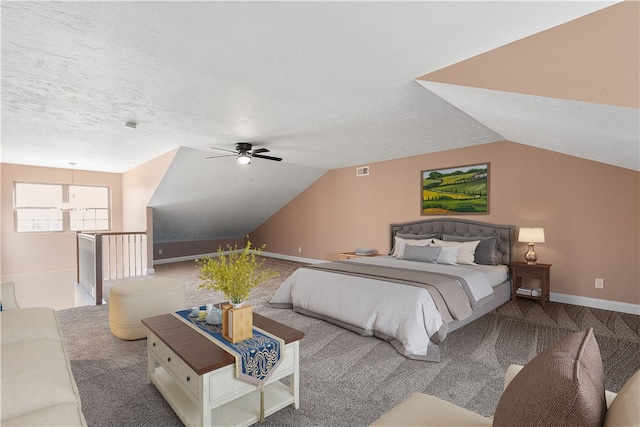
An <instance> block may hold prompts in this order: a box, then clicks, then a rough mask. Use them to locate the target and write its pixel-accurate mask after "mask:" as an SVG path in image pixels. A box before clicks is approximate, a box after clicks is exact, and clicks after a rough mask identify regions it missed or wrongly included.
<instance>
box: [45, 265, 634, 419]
mask: <svg viewBox="0 0 640 427" xmlns="http://www.w3.org/2000/svg"><path fill="white" fill-rule="evenodd" d="M266 263H267V265H268V266H269V267H271V268H273V269H274V270H276V271H278V272H279V273H280V275H279V277H276V278H273V279H271V280H269V281H268V282H266V283H264V284H263V285H261V286H260V287H259V288H257V289H255V290H254V291H253V292H252V294H251V297H250V299H249V303H250V304H251V305H252V306H253V307H254V310H255V311H256V312H258V313H260V314H263V315H266V316H268V317H271V318H273V319H275V320H277V321H280V322H282V323H285V324H287V325H290V326H292V327H294V328H297V329H299V330H301V331H303V332H304V333H305V337H304V338H303V339H302V341H301V344H300V350H301V356H300V357H301V358H300V369H301V378H300V389H301V406H300V409H298V410H293V409H292V408H291V407H288V408H285V409H283V410H281V411H279V412H278V413H276V414H273V415H271V416H269V417H268V418H267V420H266V421H265V423H264V425H265V426H364V425H368V424H369V423H371V422H372V421H374V420H375V419H376V418H378V417H379V416H380V415H381V414H383V413H384V412H385V411H387V410H389V409H390V408H392V407H393V406H394V405H396V404H397V403H399V402H400V401H402V400H403V399H404V398H406V397H407V396H408V395H409V394H411V393H413V392H425V393H430V394H433V395H436V396H438V397H440V398H443V399H446V400H449V401H451V402H454V403H456V404H458V405H461V406H464V407H466V408H468V409H470V410H472V411H476V412H479V413H481V414H484V415H491V414H492V413H493V410H494V408H495V406H496V404H497V402H498V400H499V398H500V394H501V391H502V384H503V381H504V372H505V370H506V368H507V366H508V365H509V364H511V363H520V364H524V363H526V362H527V361H529V360H530V359H531V358H533V357H534V356H535V355H536V354H537V353H538V352H539V351H540V350H542V349H543V348H545V347H546V346H547V345H548V344H550V343H551V342H553V341H555V340H556V339H558V338H559V337H561V336H563V335H565V334H567V333H570V332H572V331H575V330H579V329H584V328H588V327H593V328H594V331H595V334H596V337H597V340H598V344H599V346H600V350H601V353H602V358H603V361H604V365H605V374H606V381H607V382H606V387H607V388H608V389H609V390H612V391H617V390H619V388H620V387H621V386H622V384H624V382H625V381H626V380H627V378H629V377H630V376H631V375H632V374H633V373H634V372H635V371H636V370H638V369H640V317H639V316H634V315H629V314H621V313H615V312H610V311H606V310H596V309H588V308H585V307H579V306H572V305H566V304H557V303H550V304H548V305H546V306H545V308H544V309H542V307H541V306H540V305H539V304H537V303H535V302H531V301H527V300H519V301H518V303H513V302H509V303H507V304H505V305H503V306H502V307H500V308H499V309H498V310H496V311H494V312H492V313H489V314H487V315H486V316H484V317H482V318H480V319H478V320H477V321H475V322H473V323H471V324H469V325H467V326H465V327H463V328H461V329H459V330H457V331H455V332H452V333H451V334H449V336H448V337H447V339H446V340H445V341H444V343H443V344H442V345H441V350H442V361H441V362H439V363H432V362H422V361H415V360H409V359H406V358H404V357H402V356H401V355H400V354H398V352H397V351H396V350H394V349H393V347H391V345H390V344H388V343H387V342H385V341H382V340H379V339H377V338H374V337H362V336H359V335H356V334H354V333H352V332H349V331H346V330H344V329H341V328H339V327H336V326H334V325H331V324H329V323H326V322H323V321H321V320H317V319H313V318H309V317H306V316H302V315H300V314H297V313H295V312H293V311H292V310H282V309H274V308H271V307H268V306H267V305H266V302H267V301H268V300H269V299H270V298H271V296H272V295H273V293H274V292H275V290H276V289H277V287H278V286H279V284H280V283H281V282H282V280H284V279H285V278H286V277H287V276H288V275H290V274H291V273H292V272H293V271H294V270H295V269H296V268H298V267H299V266H300V265H302V264H299V263H296V262H292V261H285V260H278V259H273V258H267V260H266ZM197 273H198V270H197V269H196V268H195V267H194V263H193V262H181V263H175V264H166V265H159V266H157V267H156V275H160V276H167V277H175V278H178V279H180V280H181V281H183V283H184V284H185V286H186V288H187V294H188V303H187V305H188V306H191V305H196V304H205V303H208V302H217V301H221V300H224V298H223V296H222V295H219V294H217V293H215V292H212V291H201V290H197V284H198V283H199V281H198V279H197ZM114 283H117V282H110V283H108V284H107V286H106V287H105V298H106V299H107V300H108V288H109V286H111V285H113V284H114ZM58 318H59V320H60V323H61V327H62V330H63V334H64V337H65V345H66V347H67V351H68V353H69V356H70V358H71V367H72V369H73V372H74V375H75V378H76V381H77V383H78V388H79V390H80V395H81V398H82V404H83V411H84V413H85V416H86V418H87V422H88V423H89V425H90V426H144V425H149V426H180V425H182V424H181V422H180V420H179V419H178V418H177V417H176V416H175V414H174V413H173V411H172V410H171V408H170V407H169V406H168V405H167V404H166V402H165V401H164V399H163V398H162V396H161V395H160V393H159V392H158V391H157V390H156V389H155V387H154V386H152V385H150V384H147V382H146V340H139V341H122V340H119V339H117V338H115V337H114V336H113V335H112V334H111V333H110V331H109V325H108V308H107V306H94V307H81V308H76V309H69V310H63V311H60V312H58Z"/></svg>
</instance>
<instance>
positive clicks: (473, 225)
mask: <svg viewBox="0 0 640 427" xmlns="http://www.w3.org/2000/svg"><path fill="white" fill-rule="evenodd" d="M396 233H402V234H416V235H420V234H427V233H440V234H441V235H442V234H449V235H453V236H460V237H476V236H477V237H488V236H493V235H496V234H497V235H498V237H499V239H498V247H497V251H498V254H497V255H498V259H499V260H500V263H501V264H505V265H510V264H511V262H512V261H513V259H514V258H513V257H514V253H515V246H516V237H515V234H516V226H515V225H500V224H490V223H488V222H479V221H471V220H467V219H457V218H451V219H445V218H434V219H423V220H419V221H412V222H405V223H400V224H391V236H390V238H391V245H390V246H389V247H391V248H393V244H394V240H393V238H394V236H395V235H396Z"/></svg>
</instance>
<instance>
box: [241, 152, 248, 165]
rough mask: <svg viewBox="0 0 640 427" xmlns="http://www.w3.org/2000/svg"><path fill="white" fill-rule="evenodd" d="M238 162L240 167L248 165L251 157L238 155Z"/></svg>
mask: <svg viewBox="0 0 640 427" xmlns="http://www.w3.org/2000/svg"><path fill="white" fill-rule="evenodd" d="M238 162H240V164H241V165H248V164H249V163H251V156H249V155H248V154H247V153H240V155H239V156H238Z"/></svg>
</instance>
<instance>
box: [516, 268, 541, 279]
mask: <svg viewBox="0 0 640 427" xmlns="http://www.w3.org/2000/svg"><path fill="white" fill-rule="evenodd" d="M518 276H520V277H532V278H534V279H540V278H541V277H542V270H540V269H539V268H537V267H518Z"/></svg>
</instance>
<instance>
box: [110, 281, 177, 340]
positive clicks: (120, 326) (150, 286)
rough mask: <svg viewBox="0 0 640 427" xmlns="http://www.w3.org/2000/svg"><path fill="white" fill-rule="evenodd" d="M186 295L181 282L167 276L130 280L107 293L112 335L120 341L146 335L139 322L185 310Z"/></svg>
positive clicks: (145, 330)
mask: <svg viewBox="0 0 640 427" xmlns="http://www.w3.org/2000/svg"><path fill="white" fill-rule="evenodd" d="M185 305H186V292H185V288H184V285H183V284H182V282H180V281H179V280H176V279H169V278H166V277H155V278H153V279H131V280H128V281H126V282H123V283H120V284H118V285H115V286H113V287H112V288H111V290H110V291H109V326H110V328H111V333H112V334H113V335H115V336H116V337H118V338H122V339H123V340H137V339H140V338H145V337H146V336H147V328H146V327H145V326H144V325H143V324H142V322H140V320H141V319H144V318H147V317H153V316H159V315H161V314H166V313H171V312H173V311H178V310H184V308H185Z"/></svg>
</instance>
